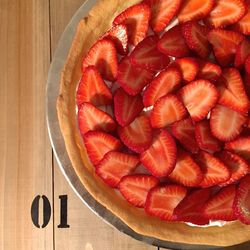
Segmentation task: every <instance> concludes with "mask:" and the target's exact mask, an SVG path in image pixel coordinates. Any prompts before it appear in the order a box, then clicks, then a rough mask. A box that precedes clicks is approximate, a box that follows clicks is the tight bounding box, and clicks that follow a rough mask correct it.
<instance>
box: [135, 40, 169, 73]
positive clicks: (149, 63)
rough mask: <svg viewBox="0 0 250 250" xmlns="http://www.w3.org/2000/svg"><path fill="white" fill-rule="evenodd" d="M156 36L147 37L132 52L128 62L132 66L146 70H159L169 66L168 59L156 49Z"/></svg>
mask: <svg viewBox="0 0 250 250" xmlns="http://www.w3.org/2000/svg"><path fill="white" fill-rule="evenodd" d="M158 41H159V38H158V36H156V35H154V36H148V37H146V38H145V39H144V40H143V41H141V42H140V43H139V44H138V45H137V46H136V47H135V48H134V50H133V51H132V53H131V55H130V60H131V62H132V64H133V65H135V66H137V67H140V68H143V69H148V70H161V69H164V68H165V67H166V66H167V65H168V64H169V58H168V57H167V56H166V55H164V54H162V53H161V52H160V51H159V50H158V48H157V43H158Z"/></svg>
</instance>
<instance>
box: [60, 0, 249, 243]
mask: <svg viewBox="0 0 250 250" xmlns="http://www.w3.org/2000/svg"><path fill="white" fill-rule="evenodd" d="M140 1H141V0H112V1H111V0H99V2H98V3H97V4H96V5H95V6H94V7H93V8H92V10H91V11H90V12H89V14H88V16H87V17H85V18H84V19H83V20H81V21H80V23H79V24H78V27H77V31H76V34H75V37H74V40H73V43H72V46H71V49H70V52H69V55H68V58H67V61H66V64H65V66H64V69H63V71H62V74H61V82H60V94H59V96H58V100H57V113H58V118H59V124H60V128H61V132H62V135H63V138H64V141H65V146H66V150H67V152H68V155H69V158H70V160H71V163H72V166H73V168H74V170H75V172H76V174H77V175H78V177H79V178H80V180H81V182H82V184H83V185H84V187H85V188H86V189H87V190H88V192H89V193H90V194H91V195H92V196H93V197H94V198H95V199H96V200H97V201H98V202H99V203H101V204H102V205H103V206H104V207H106V208H107V209H108V210H110V211H112V213H114V214H115V215H116V216H117V217H119V218H120V219H121V220H122V221H123V222H124V223H126V224H127V225H128V226H129V227H130V228H132V229H133V230H134V231H135V232H137V233H139V234H142V235H146V236H151V237H155V238H158V239H161V240H166V241H170V242H178V243H187V244H203V245H218V246H229V245H235V244H239V243H242V242H245V241H248V240H250V226H247V225H243V224H242V223H240V222H230V223H228V224H226V225H225V226H223V227H207V228H199V227H191V226H188V225H186V224H185V223H168V222H166V221H161V220H159V219H158V218H154V217H150V216H148V215H146V214H145V213H144V211H143V210H140V209H137V208H135V207H133V206H132V205H130V204H129V203H128V202H127V201H125V200H123V198H122V197H120V196H119V195H117V193H116V191H115V190H114V189H112V188H110V187H108V186H107V185H106V184H104V183H103V182H102V181H101V180H100V179H99V177H98V176H96V175H95V172H94V168H93V166H92V164H91V163H90V162H89V160H88V156H87V153H86V150H85V147H84V144H83V142H82V138H81V135H80V133H79V130H78V125H77V117H76V103H75V94H76V88H77V85H78V83H79V79H80V78H81V74H82V72H81V63H82V59H83V57H84V56H85V55H86V53H87V52H88V50H89V48H90V47H91V46H92V45H93V44H94V43H95V42H96V41H97V40H98V38H99V37H100V36H101V35H102V34H103V33H105V31H107V30H108V29H109V28H110V27H111V25H112V21H113V19H114V17H116V16H117V15H118V14H119V13H120V12H121V11H123V10H124V9H126V8H127V7H129V6H131V5H134V4H136V3H139V2H140ZM69 167H71V166H69Z"/></svg>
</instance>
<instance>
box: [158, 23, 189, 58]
mask: <svg viewBox="0 0 250 250" xmlns="http://www.w3.org/2000/svg"><path fill="white" fill-rule="evenodd" d="M158 49H159V50H160V51H161V52H162V53H164V54H165V55H168V56H174V57H184V56H188V55H189V54H190V51H189V48H188V46H187V44H186V42H185V39H184V38H183V35H182V32H181V25H176V26H174V27H173V28H171V29H170V30H168V31H167V32H166V33H164V35H163V36H162V37H161V39H160V41H159V42H158Z"/></svg>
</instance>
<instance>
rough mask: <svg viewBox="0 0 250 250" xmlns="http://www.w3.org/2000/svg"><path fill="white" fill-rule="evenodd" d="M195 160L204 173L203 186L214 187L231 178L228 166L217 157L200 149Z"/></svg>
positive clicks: (201, 184)
mask: <svg viewBox="0 0 250 250" xmlns="http://www.w3.org/2000/svg"><path fill="white" fill-rule="evenodd" d="M195 161H196V162H197V163H198V164H199V166H200V167H201V169H202V172H203V175H204V179H203V180H202V181H201V183H200V186H201V187H203V188H204V187H212V186H215V185H218V184H221V183H224V182H226V181H227V180H229V178H230V175H231V174H230V171H229V169H228V167H227V166H226V165H225V164H224V163H223V162H222V161H221V160H219V159H218V158H217V157H215V156H213V155H211V154H209V153H207V152H205V151H200V152H199V154H198V155H197V156H196V158H195Z"/></svg>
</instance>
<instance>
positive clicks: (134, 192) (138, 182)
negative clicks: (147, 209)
mask: <svg viewBox="0 0 250 250" xmlns="http://www.w3.org/2000/svg"><path fill="white" fill-rule="evenodd" d="M158 184H159V180H158V179H157V178H156V177H154V176H152V175H146V174H136V175H127V176H124V177H123V178H122V179H121V181H120V183H119V190H120V192H121V194H122V195H123V197H124V198H125V199H126V200H127V201H128V202H129V203H131V204H132V205H134V206H136V207H144V206H145V202H146V198H147V195H148V192H149V190H150V189H152V188H153V187H155V186H157V185H158Z"/></svg>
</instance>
